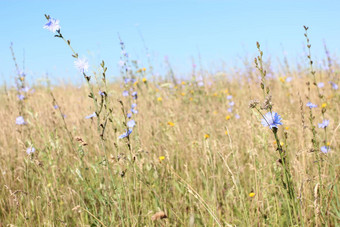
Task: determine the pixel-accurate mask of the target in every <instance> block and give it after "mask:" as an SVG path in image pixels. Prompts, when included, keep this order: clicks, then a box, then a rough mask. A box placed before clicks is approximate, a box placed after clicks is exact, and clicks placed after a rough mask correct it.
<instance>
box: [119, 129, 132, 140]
mask: <svg viewBox="0 0 340 227" xmlns="http://www.w3.org/2000/svg"><path fill="white" fill-rule="evenodd" d="M131 133H132V129H130V128H129V129H128V130H126V131H125V132H124V133H123V134H122V135H120V136H119V137H118V138H119V139H123V138H125V137H127V136H129V135H130V134H131Z"/></svg>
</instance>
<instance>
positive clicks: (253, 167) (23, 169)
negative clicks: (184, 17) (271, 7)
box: [0, 16, 340, 226]
mask: <svg viewBox="0 0 340 227" xmlns="http://www.w3.org/2000/svg"><path fill="white" fill-rule="evenodd" d="M46 19H47V20H48V21H47V24H46V28H47V29H48V30H50V31H52V32H54V34H53V35H56V40H55V42H61V41H62V40H64V41H65V51H69V50H68V47H69V49H70V53H71V54H72V56H73V58H74V60H75V65H76V67H77V68H79V69H80V71H81V75H82V76H83V77H84V78H85V81H86V83H85V84H84V85H83V86H81V87H76V86H72V85H63V86H54V85H49V84H47V85H46V86H29V85H28V83H27V81H26V80H25V74H24V73H23V72H20V70H19V69H20V66H18V65H17V64H16V65H17V70H18V75H15V76H14V77H15V78H14V79H15V81H16V84H17V86H16V87H6V86H3V87H2V89H1V94H0V102H1V103H2V104H1V106H0V119H1V128H0V130H1V137H0V168H1V169H0V170H1V174H0V185H1V190H0V226H339V223H340V201H339V195H340V192H339V186H340V183H339V182H340V181H339V173H340V167H339V160H340V157H339V148H340V137H339V126H340V124H339V120H340V119H339V110H340V109H339V108H340V93H339V89H338V85H337V84H338V83H339V73H340V65H339V62H338V61H337V59H333V58H332V57H331V56H330V54H329V51H328V50H327V49H326V54H325V56H326V57H324V59H323V61H321V63H322V64H316V63H314V62H313V58H314V56H313V55H312V53H313V48H312V47H311V46H310V43H311V42H312V41H310V40H309V39H308V33H307V32H308V28H307V27H305V36H306V47H307V48H306V50H307V53H306V58H305V59H304V61H301V62H296V63H295V64H292V63H288V61H287V60H283V61H282V62H281V63H280V64H278V65H277V66H276V68H274V66H272V65H271V63H270V61H269V59H268V57H267V56H266V53H263V52H262V50H261V46H260V44H259V43H258V44H257V49H258V56H257V57H256V58H255V60H252V61H245V62H244V66H243V67H235V68H234V69H231V70H228V71H220V72H218V73H214V74H212V73H209V69H204V68H202V67H200V66H197V65H192V66H188V67H192V74H191V75H190V76H188V79H185V80H183V79H182V80H179V79H178V78H177V75H176V74H175V73H174V72H173V71H172V70H171V68H169V71H168V73H166V74H165V75H162V76H161V77H154V75H153V68H152V64H151V65H149V66H139V65H137V63H136V62H135V61H133V60H131V59H130V56H129V55H128V54H126V52H125V44H124V42H123V41H122V42H121V43H120V45H121V48H122V57H121V78H120V79H118V80H116V81H115V82H109V81H108V79H107V77H108V76H107V75H106V70H107V68H106V66H105V62H104V61H103V62H102V63H101V65H100V66H99V68H98V70H96V71H87V67H88V64H87V62H86V60H84V59H81V58H79V57H78V53H77V52H76V50H73V49H72V46H71V42H70V41H69V40H68V39H67V38H64V37H63V35H62V33H61V32H62V31H61V30H60V28H59V29H58V26H57V23H56V21H53V19H51V18H50V17H49V16H46ZM47 32H48V31H47ZM302 32H303V30H302ZM255 48H256V45H254V49H255ZM13 57H14V61H15V53H13Z"/></svg>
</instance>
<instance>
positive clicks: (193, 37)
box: [0, 0, 340, 84]
mask: <svg viewBox="0 0 340 227" xmlns="http://www.w3.org/2000/svg"><path fill="white" fill-rule="evenodd" d="M339 10H340V1H327V0H325V1H313V0H309V1H304V0H300V1H297V0H294V1H289V0H286V1H236V0H235V1H228V0H225V1H223V0H196V1H194V0H188V1H185V0H173V1H170V0H169V1H167V0H153V1H151V0H143V1H142V0H134V1H133V0H124V1H123V0H121V1H85V0H82V1H77V0H68V1H61V0H59V1H41V0H32V1H28V0H27V1H25V0H22V1H19V0H16V1H14V0H12V1H9V0H2V1H0V31H1V36H0V76H1V82H0V83H2V82H3V81H4V80H5V81H6V83H8V84H12V83H13V79H12V76H13V74H14V73H15V67H14V64H13V61H12V57H11V53H10V49H9V46H10V43H11V42H13V44H14V50H15V53H16V57H17V59H18V63H19V65H20V66H21V67H23V59H24V58H23V56H24V55H25V70H26V71H27V74H28V79H29V80H30V81H33V80H35V81H36V80H37V79H39V78H42V77H43V76H44V75H45V74H46V73H48V75H49V77H50V78H51V79H52V81H54V82H58V81H66V82H67V81H71V82H74V83H79V82H81V81H82V77H81V75H79V73H77V71H76V69H75V68H74V66H73V58H72V57H71V53H70V51H69V49H68V48H67V46H66V45H65V43H63V42H62V40H60V39H57V38H54V37H53V34H52V33H51V32H49V31H47V30H45V29H43V28H42V27H43V25H44V23H45V22H46V19H45V17H44V14H45V13H46V14H50V15H51V16H52V17H54V18H57V19H59V20H60V25H61V31H62V33H63V35H64V36H65V37H66V38H67V39H70V40H71V42H72V45H73V47H74V49H76V51H77V52H78V53H79V55H80V56H84V57H86V58H88V59H89V62H90V65H91V66H92V69H93V68H94V67H95V66H96V65H97V63H98V62H99V61H101V59H104V60H105V62H106V63H107V65H108V67H109V71H108V72H109V75H110V76H112V75H116V76H117V74H118V64H117V62H118V61H119V57H120V46H119V39H118V36H117V34H118V33H119V34H120V36H121V38H122V39H123V41H124V42H125V44H126V47H127V51H128V53H129V55H130V58H131V59H137V60H140V61H141V66H147V62H146V60H145V59H146V52H145V49H144V44H143V41H142V39H141V36H140V33H141V34H142V35H143V37H144V40H145V43H146V45H147V47H148V48H149V50H150V53H151V57H152V59H153V64H154V66H155V67H156V71H157V70H159V71H161V70H162V66H161V64H162V62H163V59H164V56H168V57H169V60H170V62H171V63H172V65H173V66H174V68H175V71H176V72H178V73H179V74H185V73H186V72H189V71H190V70H191V61H192V58H194V59H195V61H196V62H197V61H198V54H200V55H201V58H202V63H203V66H204V67H205V68H207V69H211V70H213V69H214V68H215V69H218V68H219V67H220V66H221V65H222V61H223V62H225V63H226V65H227V66H232V65H234V64H239V62H240V61H241V60H240V58H241V57H244V56H247V55H248V56H252V55H253V54H254V53H256V45H255V43H256V41H259V42H260V43H261V45H262V47H263V50H264V52H265V55H267V56H268V55H271V56H272V57H273V58H276V57H279V58H282V56H283V54H282V53H283V49H284V50H285V51H286V52H287V55H288V57H289V58H290V59H291V60H292V62H293V61H294V60H296V59H297V58H301V56H302V55H303V48H302V46H303V43H304V42H305V39H304V36H303V33H304V31H303V25H307V26H309V27H310V31H309V34H310V39H311V43H312V54H313V55H314V57H317V58H319V59H320V58H323V57H324V50H323V41H324V40H325V41H326V43H327V46H328V48H329V49H330V51H331V54H335V53H337V52H339V50H340V48H339V46H340V42H339V41H338V40H339V37H340V23H339V16H337V15H338V13H339ZM139 31H140V32H139Z"/></svg>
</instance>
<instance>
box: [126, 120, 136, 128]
mask: <svg viewBox="0 0 340 227" xmlns="http://www.w3.org/2000/svg"><path fill="white" fill-rule="evenodd" d="M126 125H127V126H128V127H129V128H133V127H135V125H136V122H135V121H134V120H130V121H128V122H127V124H126Z"/></svg>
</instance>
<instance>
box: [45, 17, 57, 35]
mask: <svg viewBox="0 0 340 227" xmlns="http://www.w3.org/2000/svg"><path fill="white" fill-rule="evenodd" d="M43 28H45V29H47V30H49V31H51V32H53V33H55V32H56V31H58V30H60V28H61V27H60V25H59V20H56V19H54V18H50V19H49V20H48V22H47V23H46V24H45V25H44V27H43Z"/></svg>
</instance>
